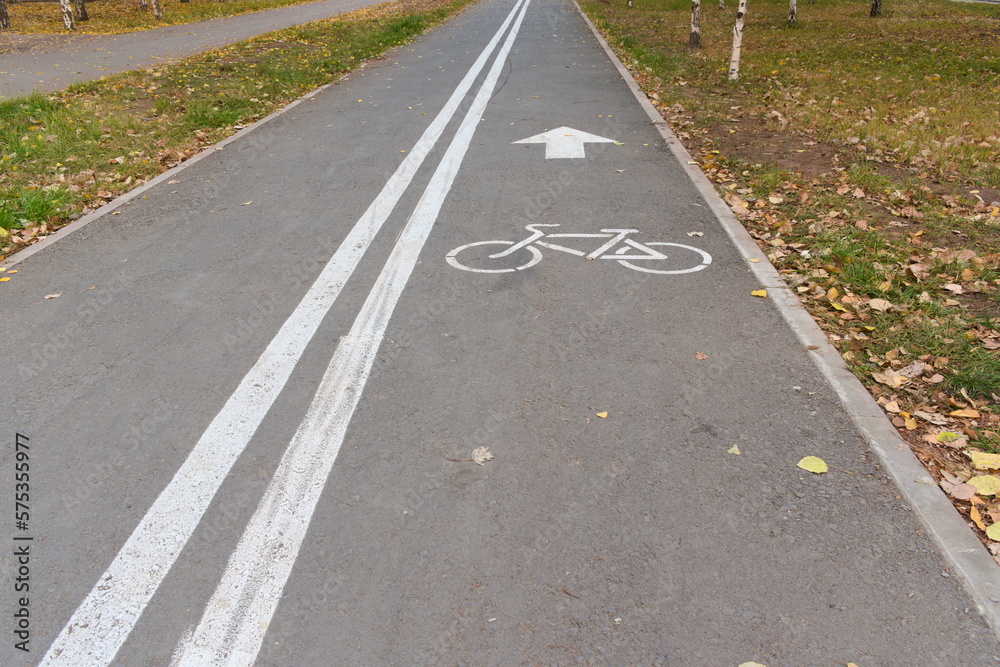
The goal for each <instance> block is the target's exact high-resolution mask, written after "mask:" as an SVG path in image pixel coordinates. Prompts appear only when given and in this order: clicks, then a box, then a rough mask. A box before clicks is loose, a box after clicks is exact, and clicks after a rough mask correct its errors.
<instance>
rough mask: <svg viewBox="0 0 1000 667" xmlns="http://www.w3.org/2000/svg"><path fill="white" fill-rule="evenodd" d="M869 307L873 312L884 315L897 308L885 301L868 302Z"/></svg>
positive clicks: (874, 300) (873, 300)
mask: <svg viewBox="0 0 1000 667" xmlns="http://www.w3.org/2000/svg"><path fill="white" fill-rule="evenodd" d="M868 307H869V308H871V309H872V310H877V311H879V312H880V313H884V312H886V311H888V310H891V309H893V308H895V307H896V306H894V305H893V304H892V302H891V301H886V300H885V299H872V300H871V301H869V302H868Z"/></svg>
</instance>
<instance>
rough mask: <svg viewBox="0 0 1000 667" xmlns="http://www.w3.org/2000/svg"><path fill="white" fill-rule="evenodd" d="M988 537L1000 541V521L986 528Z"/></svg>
mask: <svg viewBox="0 0 1000 667" xmlns="http://www.w3.org/2000/svg"><path fill="white" fill-rule="evenodd" d="M986 537H988V538H990V539H991V540H993V541H994V542H1000V523H995V524H993V525H992V526H990V527H989V528H987V529H986Z"/></svg>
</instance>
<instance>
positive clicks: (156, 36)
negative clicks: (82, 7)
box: [0, 0, 381, 99]
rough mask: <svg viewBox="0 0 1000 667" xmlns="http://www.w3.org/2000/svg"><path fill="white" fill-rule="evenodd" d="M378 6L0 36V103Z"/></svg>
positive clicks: (333, 4) (344, 4)
mask: <svg viewBox="0 0 1000 667" xmlns="http://www.w3.org/2000/svg"><path fill="white" fill-rule="evenodd" d="M380 1H381V0H321V1H320V2H312V3H309V4H305V5H294V6H291V7H280V8H278V9H269V10H266V11H261V12H254V13H252V14H241V15H239V16H228V17H226V18H221V19H213V20H211V21H202V22H200V23H189V24H187V25H172V26H167V27H164V28H157V29H156V30H144V31H142V32H134V33H130V34H127V35H11V34H9V33H0V99H4V98H9V97H19V96H22V95H28V94H30V93H31V92H33V91H39V92H51V91H53V90H62V89H63V88H65V87H66V86H68V85H70V84H71V83H75V82H77V81H88V80H90V79H96V78H99V77H102V76H107V75H109V74H116V73H118V72H127V71H129V70H134V69H141V68H144V67H150V66H153V65H156V64H158V63H161V62H164V61H166V60H172V59H174V58H183V57H184V56H190V55H192V54H195V53H201V52H202V51H207V50H209V49H217V48H219V47H222V46H226V45H227V44H232V43H233V42H238V41H240V40H242V39H248V38H250V37H255V36H257V35H263V34H265V33H268V32H272V31H274V30H280V29H282V28H288V27H290V26H293V25H301V24H303V23H309V22H310V21H319V20H321V19H325V18H330V17H331V16H336V15H337V14H343V13H346V12H350V11H354V10H355V9H360V8H361V7H367V6H368V5H373V4H377V3H378V2H380Z"/></svg>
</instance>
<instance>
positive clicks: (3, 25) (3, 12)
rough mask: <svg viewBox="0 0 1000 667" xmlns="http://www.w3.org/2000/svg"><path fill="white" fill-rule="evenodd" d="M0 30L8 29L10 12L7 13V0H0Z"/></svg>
mask: <svg viewBox="0 0 1000 667" xmlns="http://www.w3.org/2000/svg"><path fill="white" fill-rule="evenodd" d="M0 30H10V14H8V13H7V0H0Z"/></svg>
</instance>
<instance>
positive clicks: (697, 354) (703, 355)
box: [694, 352, 708, 361]
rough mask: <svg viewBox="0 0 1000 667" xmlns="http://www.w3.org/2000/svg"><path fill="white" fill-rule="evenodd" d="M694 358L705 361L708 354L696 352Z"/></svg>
mask: <svg viewBox="0 0 1000 667" xmlns="http://www.w3.org/2000/svg"><path fill="white" fill-rule="evenodd" d="M694 358H695V359H697V360H698V361H705V360H706V359H708V355H707V354H702V353H701V352H696V353H695V355H694Z"/></svg>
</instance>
